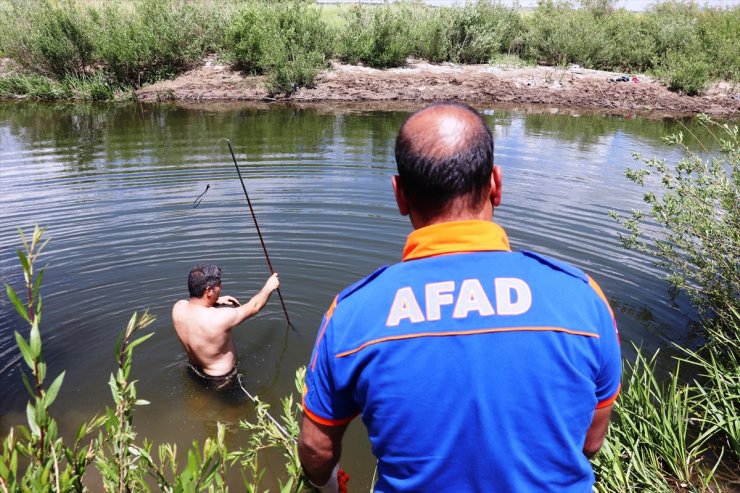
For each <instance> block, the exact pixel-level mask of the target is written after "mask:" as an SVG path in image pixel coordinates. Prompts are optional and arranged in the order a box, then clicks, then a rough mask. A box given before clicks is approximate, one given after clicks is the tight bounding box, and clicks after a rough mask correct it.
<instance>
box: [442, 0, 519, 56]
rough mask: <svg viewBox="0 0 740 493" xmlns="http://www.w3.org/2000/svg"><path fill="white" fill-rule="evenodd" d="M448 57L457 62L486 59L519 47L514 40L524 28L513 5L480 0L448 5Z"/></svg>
mask: <svg viewBox="0 0 740 493" xmlns="http://www.w3.org/2000/svg"><path fill="white" fill-rule="evenodd" d="M446 13H447V16H448V18H449V23H448V27H447V34H446V38H447V44H448V49H447V52H448V55H447V56H448V59H449V60H450V61H452V62H457V63H486V62H487V61H488V60H489V59H490V58H491V57H492V56H493V55H495V54H497V53H509V52H511V51H512V50H514V51H516V49H517V46H516V45H515V43H514V41H515V39H517V35H518V34H520V33H521V32H522V31H523V23H522V20H521V16H520V15H519V14H518V13H517V11H516V10H515V9H514V8H509V7H504V6H502V5H499V4H491V3H490V2H484V1H482V0H479V1H478V2H477V3H475V4H470V5H466V6H464V7H462V8H450V9H446Z"/></svg>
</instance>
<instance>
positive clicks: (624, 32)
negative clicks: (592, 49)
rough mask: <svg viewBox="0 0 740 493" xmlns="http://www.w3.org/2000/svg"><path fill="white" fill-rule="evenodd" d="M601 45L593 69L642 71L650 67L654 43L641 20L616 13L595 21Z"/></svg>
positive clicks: (650, 31)
mask: <svg viewBox="0 0 740 493" xmlns="http://www.w3.org/2000/svg"><path fill="white" fill-rule="evenodd" d="M598 23H599V30H600V31H601V32H602V33H603V40H604V42H603V44H602V46H601V48H600V49H599V50H598V51H597V53H595V55H594V67H593V68H597V69H602V70H613V71H619V72H628V73H629V72H643V71H645V70H648V69H650V68H652V67H653V64H654V62H655V50H656V41H655V38H654V36H653V30H652V28H651V25H650V24H649V23H648V22H647V21H646V19H645V17H643V16H637V15H635V14H634V13H631V12H627V11H624V10H618V11H615V12H612V13H609V14H605V15H603V16H601V17H600V18H598Z"/></svg>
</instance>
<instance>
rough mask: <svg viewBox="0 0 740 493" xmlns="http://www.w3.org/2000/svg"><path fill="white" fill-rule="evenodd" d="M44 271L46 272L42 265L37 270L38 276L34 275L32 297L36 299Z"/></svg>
mask: <svg viewBox="0 0 740 493" xmlns="http://www.w3.org/2000/svg"><path fill="white" fill-rule="evenodd" d="M44 272H46V268H45V267H44V268H43V269H41V271H40V272H39V274H38V276H37V277H36V282H34V284H33V298H34V299H36V297H37V296H38V294H39V288H40V287H41V281H42V280H43V279H44Z"/></svg>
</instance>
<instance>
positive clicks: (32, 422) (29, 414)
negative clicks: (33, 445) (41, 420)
mask: <svg viewBox="0 0 740 493" xmlns="http://www.w3.org/2000/svg"><path fill="white" fill-rule="evenodd" d="M36 418H37V416H36V409H34V407H33V406H32V405H31V403H30V402H29V403H28V404H27V405H26V419H28V426H29V428H31V433H33V435H35V436H41V428H39V425H38V423H37V422H36Z"/></svg>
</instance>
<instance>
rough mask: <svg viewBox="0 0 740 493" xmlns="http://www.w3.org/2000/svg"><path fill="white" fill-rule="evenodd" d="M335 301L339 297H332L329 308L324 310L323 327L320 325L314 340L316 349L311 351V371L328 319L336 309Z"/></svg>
mask: <svg viewBox="0 0 740 493" xmlns="http://www.w3.org/2000/svg"><path fill="white" fill-rule="evenodd" d="M337 300H339V295H336V296H335V297H334V301H332V302H331V306H329V309H328V310H326V318H325V320H324V325H322V326H321V329H320V330H319V337H318V338H317V339H316V347H314V350H313V361H311V370H315V369H316V358H318V357H319V345H320V344H321V339H323V338H324V332H326V326H327V325H329V319H331V316H332V315H333V314H334V309H335V308H336V307H337Z"/></svg>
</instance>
